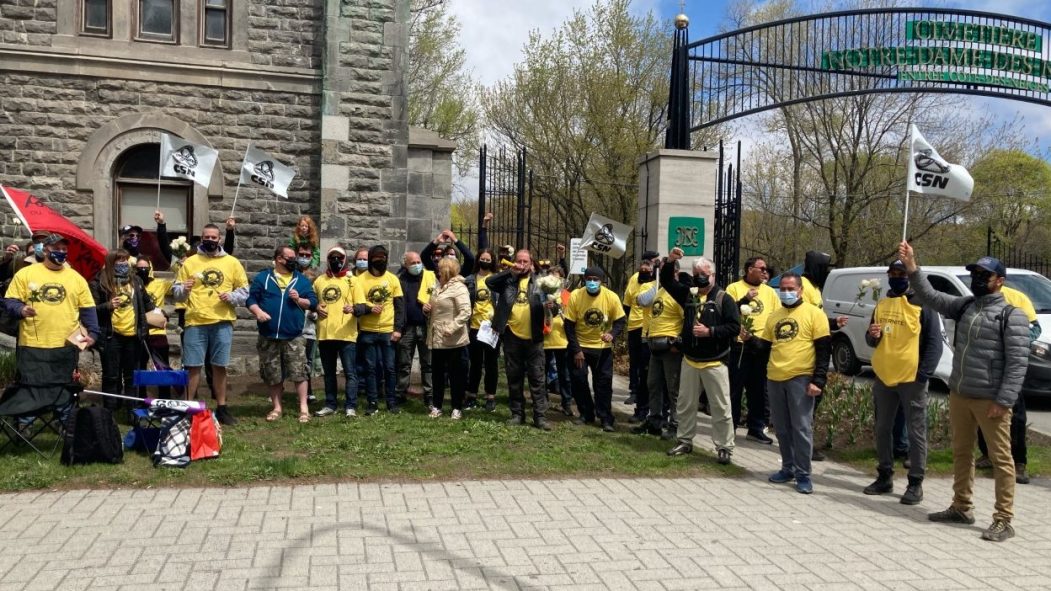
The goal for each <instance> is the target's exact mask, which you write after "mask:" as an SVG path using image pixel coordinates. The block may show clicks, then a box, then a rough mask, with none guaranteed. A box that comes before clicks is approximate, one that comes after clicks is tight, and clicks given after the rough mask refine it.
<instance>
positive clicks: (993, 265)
mask: <svg viewBox="0 0 1051 591" xmlns="http://www.w3.org/2000/svg"><path fill="white" fill-rule="evenodd" d="M975 269H985V270H986V271H989V272H990V273H995V274H996V276H997V277H1007V268H1006V267H1004V264H1003V263H1001V262H1000V259H998V258H994V257H982V258H980V259H978V262H976V263H971V264H970V265H967V270H968V271H974V270H975Z"/></svg>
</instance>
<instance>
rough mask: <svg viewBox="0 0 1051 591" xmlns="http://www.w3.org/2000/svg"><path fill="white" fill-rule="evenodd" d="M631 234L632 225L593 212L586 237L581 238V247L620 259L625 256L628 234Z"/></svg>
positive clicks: (585, 229)
mask: <svg viewBox="0 0 1051 591" xmlns="http://www.w3.org/2000/svg"><path fill="white" fill-rule="evenodd" d="M630 235H631V226H627V225H624V224H622V223H620V222H617V221H614V220H611V219H609V218H607V217H603V216H601V215H599V214H597V213H593V214H591V219H589V220H588V225H587V227H586V228H584V237H583V238H582V239H581V242H580V247H581V248H583V249H586V250H590V251H592V252H598V253H601V254H608V255H610V256H611V257H613V258H615V259H619V258H620V257H622V256H624V251H625V250H627V248H628V236H630Z"/></svg>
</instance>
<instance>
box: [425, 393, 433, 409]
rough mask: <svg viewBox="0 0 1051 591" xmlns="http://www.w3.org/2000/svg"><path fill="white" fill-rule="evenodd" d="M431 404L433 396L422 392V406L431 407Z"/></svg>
mask: <svg viewBox="0 0 1051 591" xmlns="http://www.w3.org/2000/svg"><path fill="white" fill-rule="evenodd" d="M432 406H434V396H432V395H430V394H424V395H423V407H424V408H431V407H432Z"/></svg>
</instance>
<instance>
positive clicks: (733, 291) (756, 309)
mask: <svg viewBox="0 0 1051 591" xmlns="http://www.w3.org/2000/svg"><path fill="white" fill-rule="evenodd" d="M752 287H753V286H752V285H750V284H749V283H748V282H746V281H745V280H743V279H742V280H740V281H735V282H734V283H731V284H730V286H729V287H727V288H726V295H728V296H730V297H732V298H733V299H734V301H735V302H739V301H741V298H743V297H745V296H746V295H748V290H750V289H752ZM756 289H757V290H758V291H759V293H758V295H757V296H756V298H755V299H754V300H751V301H750V302H749V306H751V308H752V313H751V314H749V316H748V317H749V318H751V319H752V333H753V334H757V335H758V334H759V333H761V332H763V327H765V326H766V321H767V319H768V318H770V314H773V313H774V312H775V311H776V310H779V309H781V298H779V297H777V291H776V290H774V288H772V287H770V286H769V285H767V284H765V283H762V284H760V285H759V287H757V288H756ZM744 325H745V318H744V315H742V316H741V326H744ZM737 341H738V342H741V339H740V338H738V339H737Z"/></svg>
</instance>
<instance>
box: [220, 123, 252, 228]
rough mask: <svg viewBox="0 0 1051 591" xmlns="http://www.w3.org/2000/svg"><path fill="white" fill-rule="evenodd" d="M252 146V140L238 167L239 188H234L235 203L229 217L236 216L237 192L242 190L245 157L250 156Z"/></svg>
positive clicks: (246, 147)
mask: <svg viewBox="0 0 1051 591" xmlns="http://www.w3.org/2000/svg"><path fill="white" fill-rule="evenodd" d="M250 147H252V142H248V145H247V146H245V155H244V158H241V166H240V168H238V169H237V188H236V189H234V203H233V205H232V206H230V215H228V216H226V218H227V219H230V218H232V217H234V210H235V209H237V194H238V193H240V192H241V173H242V172H243V171H244V168H245V158H248V148H250Z"/></svg>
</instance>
